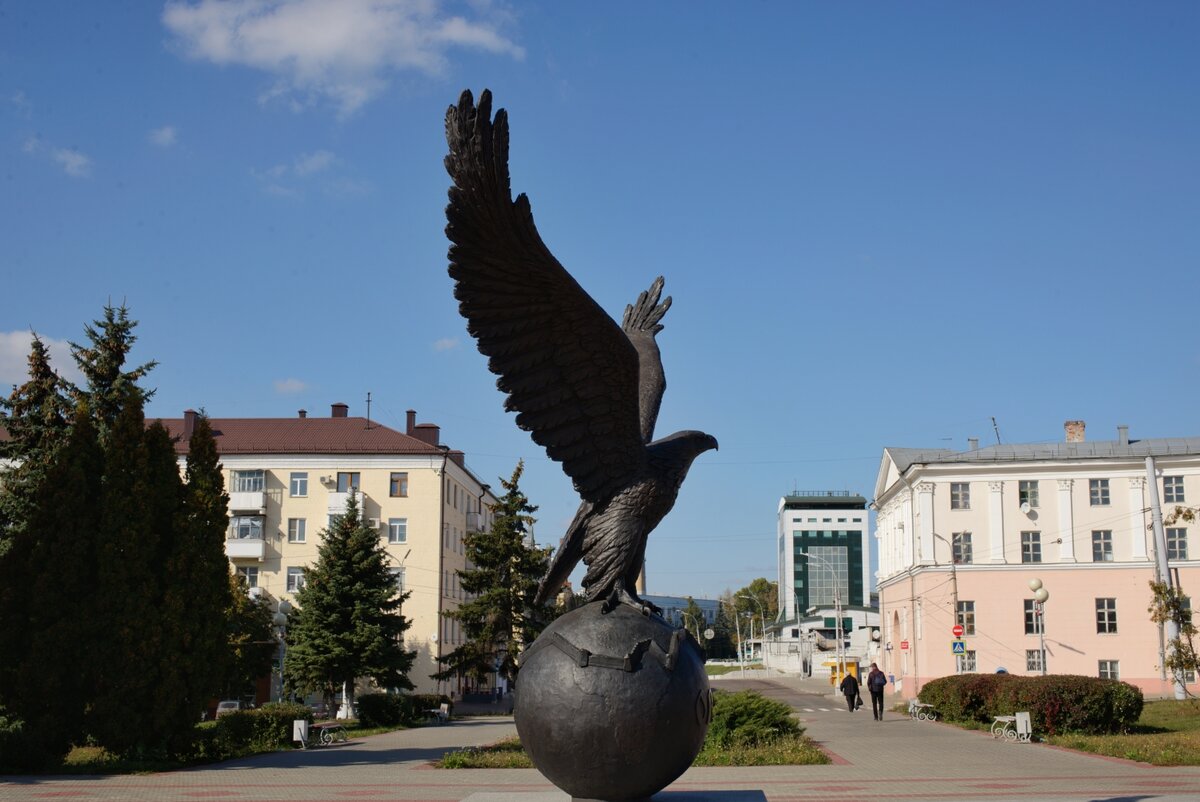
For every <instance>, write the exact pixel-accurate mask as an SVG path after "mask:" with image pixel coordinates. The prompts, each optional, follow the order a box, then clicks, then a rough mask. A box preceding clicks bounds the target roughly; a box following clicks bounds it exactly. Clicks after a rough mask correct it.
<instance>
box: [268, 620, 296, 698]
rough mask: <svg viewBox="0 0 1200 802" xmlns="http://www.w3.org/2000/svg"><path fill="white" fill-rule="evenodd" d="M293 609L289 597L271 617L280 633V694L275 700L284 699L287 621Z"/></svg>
mask: <svg viewBox="0 0 1200 802" xmlns="http://www.w3.org/2000/svg"><path fill="white" fill-rule="evenodd" d="M291 611H292V603H291V602H289V601H288V600H287V599H281V600H280V601H279V607H278V612H276V613H275V615H274V616H273V617H272V618H271V623H273V624H274V625H275V629H276V630H278V634H279V695H278V696H277V697H276V699H275V701H277V702H278V701H281V700H282V699H283V661H284V659H285V658H286V657H287V622H288V613H290V612H291Z"/></svg>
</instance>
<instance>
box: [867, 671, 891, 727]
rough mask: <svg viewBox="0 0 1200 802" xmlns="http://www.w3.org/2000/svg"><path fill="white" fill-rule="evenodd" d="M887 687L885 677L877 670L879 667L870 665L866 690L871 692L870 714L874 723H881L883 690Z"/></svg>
mask: <svg viewBox="0 0 1200 802" xmlns="http://www.w3.org/2000/svg"><path fill="white" fill-rule="evenodd" d="M886 687H887V677H886V676H884V674H883V672H882V671H880V670H879V666H877V665H876V664H875V663H871V673H870V674H867V690H868V691H870V692H871V713H873V714H874V716H875V720H876V721H883V689H884V688H886Z"/></svg>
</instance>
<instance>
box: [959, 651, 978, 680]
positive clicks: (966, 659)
mask: <svg viewBox="0 0 1200 802" xmlns="http://www.w3.org/2000/svg"><path fill="white" fill-rule="evenodd" d="M955 658H957V662H958V666H957V668H958V673H959V674H974V673H975V672H976V671H977V669H976V668H975V650H974V649H970V650H968V651H966V652H963V653H962V654H956V655H955Z"/></svg>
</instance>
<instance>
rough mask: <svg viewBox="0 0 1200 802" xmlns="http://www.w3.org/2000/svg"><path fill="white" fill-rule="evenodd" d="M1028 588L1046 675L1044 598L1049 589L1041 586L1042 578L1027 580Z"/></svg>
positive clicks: (1043, 673) (1048, 595)
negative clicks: (1031, 593)
mask: <svg viewBox="0 0 1200 802" xmlns="http://www.w3.org/2000/svg"><path fill="white" fill-rule="evenodd" d="M1029 589H1030V590H1032V591H1033V621H1034V623H1035V624H1037V634H1038V656H1039V658H1040V659H1041V663H1042V676H1043V677H1044V676H1046V600H1047V599H1049V598H1050V591H1048V590H1046V589H1045V588H1044V587H1042V580H1040V579H1036V578H1034V579H1031V580H1029Z"/></svg>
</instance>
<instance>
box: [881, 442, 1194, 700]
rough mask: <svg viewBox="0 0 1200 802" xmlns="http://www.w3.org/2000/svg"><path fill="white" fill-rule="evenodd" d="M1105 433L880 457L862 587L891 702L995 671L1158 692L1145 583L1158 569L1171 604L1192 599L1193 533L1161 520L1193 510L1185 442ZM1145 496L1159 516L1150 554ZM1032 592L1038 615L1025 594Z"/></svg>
mask: <svg viewBox="0 0 1200 802" xmlns="http://www.w3.org/2000/svg"><path fill="white" fill-rule="evenodd" d="M1117 435H1118V436H1117V439H1116V440H1108V441H1090V442H1089V441H1087V440H1086V438H1085V436H1084V423H1083V422H1082V421H1068V422H1067V424H1066V438H1065V441H1064V442H1061V443H1047V444H1044V443H1037V444H1029V445H995V446H987V447H983V448H980V447H979V445H978V441H974V440H973V441H970V442H969V447H968V449H967V450H966V451H961V452H960V451H953V450H949V449H912V448H887V449H884V453H883V460H882V463H881V465H880V468H879V477H878V480H877V483H876V492H875V502H874V507H875V510H876V529H875V537H876V541H877V543H876V546H877V549H878V553H879V571H878V574H877V575H876V576H877V584H878V589H879V607H880V622H881V629H882V635H881V640H882V641H883V643H884V645H883V649H882V651H881V654H882V656H883V664H882V665H883V668H884V671H886V672H888V673H891V674H893V675H895V678H896V690H897V693H900V694H902V695H904V696H909V697H911V696H915V695H916V692H917V691H918V690H919V689H920V687H921V685H923V684H924V683H925V682H928V681H929V680H931V679H935V678H937V677H942V676H946V675H948V674H954V673H991V672H996V671H1000V670H1004V671H1007V672H1009V673H1012V674H1041V673H1043V671H1045V672H1047V673H1053V674H1083V675H1088V676H1101V677H1111V678H1114V679H1121V680H1124V681H1126V682H1130V683H1132V684H1134V685H1137V686H1138V687H1140V688H1141V689H1142V690H1143V692H1145V693H1146V695H1147V696H1148V697H1159V696H1170V695H1172V694H1173V692H1174V685H1173V678H1171V677H1168V676H1166V675H1165V673H1164V671H1163V669H1162V648H1163V647H1162V644H1163V633H1162V631H1161V630H1160V627H1159V626H1158V625H1156V624H1154V623H1153V622H1151V621H1150V617H1149V614H1148V612H1147V608H1148V607H1149V605H1150V601H1151V593H1150V588H1149V582H1150V581H1151V580H1153V579H1154V578H1155V577H1156V576H1157V575H1160V574H1161V573H1162V567H1161V566H1163V565H1166V566H1167V567H1168V573H1169V574H1170V575H1171V577H1172V579H1173V580H1174V582H1175V583H1176V584H1179V585H1180V586H1181V587H1182V588H1183V589H1184V590H1185V591H1188V590H1193V591H1194V590H1195V589H1196V588H1197V587H1198V586H1200V559H1197V558H1198V557H1200V554H1198V553H1197V552H1198V551H1200V543H1189V540H1193V539H1194V537H1192V536H1191V535H1190V534H1189V529H1196V528H1197V526H1200V525H1196V524H1193V525H1189V524H1188V523H1186V522H1184V521H1179V522H1174V523H1172V522H1171V521H1170V516H1171V513H1172V512H1174V511H1175V510H1176V509H1177V508H1187V507H1192V508H1195V506H1196V505H1197V502H1200V437H1189V438H1178V439H1160V440H1130V439H1129V436H1128V429H1127V427H1124V426H1122V427H1118V432H1117ZM1150 471H1153V476H1154V477H1155V479H1154V487H1151V486H1150V485H1149V483H1148V477H1149V476H1150V475H1151V473H1150ZM1155 497H1157V498H1158V499H1159V500H1160V501H1161V504H1160V507H1161V510H1162V513H1163V515H1164V516H1167V518H1168V523H1167V525H1166V526H1165V527H1162V534H1161V541H1159V540H1158V539H1157V538H1156V536H1155V532H1154V528H1153V527H1152V507H1153V501H1154V500H1155ZM1158 542H1161V546H1160V545H1156V543H1158ZM1039 581H1040V583H1041V588H1042V589H1044V590H1045V591H1046V592H1047V593H1048V594H1049V595H1048V597H1047V598H1046V599H1045V602H1044V604H1039V603H1038V601H1037V598H1035V592H1034V590H1033V589H1032V588H1031V582H1032V584H1033V586H1036V585H1037V582H1039ZM956 625H957V626H960V627H962V630H963V632H962V635H961V637H959V636H956V635H955V627H956ZM1186 679H1187V681H1188V683H1189V685H1188V688H1189V690H1191V691H1192V692H1193V693H1196V692H1200V688H1197V687H1196V685H1195V682H1196V678H1195V676H1191V677H1188V678H1186Z"/></svg>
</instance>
